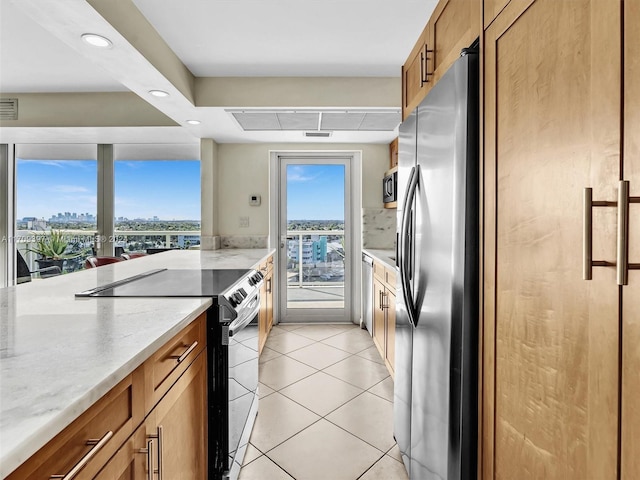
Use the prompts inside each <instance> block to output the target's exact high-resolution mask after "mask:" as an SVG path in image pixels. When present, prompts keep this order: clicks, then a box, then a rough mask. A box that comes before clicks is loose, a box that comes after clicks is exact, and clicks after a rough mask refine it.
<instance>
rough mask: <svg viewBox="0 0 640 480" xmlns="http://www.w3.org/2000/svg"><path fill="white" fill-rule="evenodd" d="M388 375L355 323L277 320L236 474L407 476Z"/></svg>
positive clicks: (287, 479) (369, 479)
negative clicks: (254, 414) (255, 412)
mask: <svg viewBox="0 0 640 480" xmlns="http://www.w3.org/2000/svg"><path fill="white" fill-rule="evenodd" d="M392 401H393V379H392V378H391V377H390V376H389V372H388V371H387V368H386V367H385V365H384V362H383V361H382V359H381V358H380V354H379V353H378V351H377V349H376V347H375V346H374V345H373V340H372V339H371V337H370V336H369V334H368V333H367V331H366V330H361V329H360V328H359V327H357V326H355V325H353V326H352V325H328V324H326V325H325V324H323V325H285V326H275V327H274V328H273V329H272V331H271V334H270V335H269V338H268V339H267V343H266V345H265V348H264V350H263V352H262V355H261V356H260V406H259V410H258V417H257V419H256V424H255V426H254V428H253V432H252V434H251V440H250V445H249V447H248V448H247V453H246V455H245V458H244V464H243V465H244V466H243V467H242V470H241V471H240V480H291V479H295V480H407V474H406V471H405V469H404V466H403V464H402V461H401V459H400V452H399V451H398V447H397V446H396V444H395V441H394V439H393V403H392Z"/></svg>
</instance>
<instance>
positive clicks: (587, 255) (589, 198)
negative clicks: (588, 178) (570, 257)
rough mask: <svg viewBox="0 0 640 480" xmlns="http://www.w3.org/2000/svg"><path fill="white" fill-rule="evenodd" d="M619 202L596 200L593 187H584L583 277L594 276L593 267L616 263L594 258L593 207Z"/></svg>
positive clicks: (585, 278)
mask: <svg viewBox="0 0 640 480" xmlns="http://www.w3.org/2000/svg"><path fill="white" fill-rule="evenodd" d="M617 205H618V203H617V202H607V201H600V200H598V201H594V200H593V189H592V188H590V187H587V188H585V189H584V193H583V201H582V226H583V230H582V279H583V280H591V279H592V278H593V267H612V266H613V265H614V264H613V263H611V262H606V261H603V260H593V207H615V206H617Z"/></svg>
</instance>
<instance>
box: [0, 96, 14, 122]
mask: <svg viewBox="0 0 640 480" xmlns="http://www.w3.org/2000/svg"><path fill="white" fill-rule="evenodd" d="M17 119H18V99H17V98H0V120H17Z"/></svg>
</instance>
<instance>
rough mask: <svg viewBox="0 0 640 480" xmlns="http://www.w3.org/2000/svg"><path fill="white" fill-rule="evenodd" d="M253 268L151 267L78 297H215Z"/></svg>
mask: <svg viewBox="0 0 640 480" xmlns="http://www.w3.org/2000/svg"><path fill="white" fill-rule="evenodd" d="M247 273H249V270H242V269H230V270H169V269H160V270H151V271H149V272H145V273H142V274H140V275H136V276H134V277H130V278H126V279H124V280H120V281H118V282H114V283H110V284H107V285H103V286H99V287H96V288H92V289H91V290H86V291H84V292H80V293H76V297H213V296H216V295H219V294H221V293H223V292H224V291H225V290H227V289H228V288H229V287H230V286H231V285H233V284H234V283H236V282H237V281H238V280H240V279H241V278H242V277H244V276H245V275H246V274H247Z"/></svg>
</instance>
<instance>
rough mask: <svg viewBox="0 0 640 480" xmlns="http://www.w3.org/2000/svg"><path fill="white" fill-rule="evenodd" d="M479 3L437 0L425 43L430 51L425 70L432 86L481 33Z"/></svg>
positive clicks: (461, 0) (476, 1) (475, 1)
mask: <svg viewBox="0 0 640 480" xmlns="http://www.w3.org/2000/svg"><path fill="white" fill-rule="evenodd" d="M481 13H482V4H481V2H479V1H478V0H440V2H438V5H437V6H436V8H435V10H434V11H433V14H432V15H431V18H430V19H429V28H428V32H429V38H428V40H427V44H428V45H429V48H430V49H431V50H433V53H432V55H430V56H429V57H428V60H427V66H426V71H427V75H428V76H429V77H430V82H431V85H432V86H433V85H434V84H436V83H438V81H439V80H440V78H441V77H442V75H444V73H445V72H446V71H447V70H448V68H449V67H450V66H451V65H452V64H453V62H455V61H456V60H457V59H458V58H460V52H461V51H462V49H463V48H468V47H470V46H471V44H472V43H473V42H474V41H475V40H476V39H477V38H478V37H479V36H480V33H481V32H482V22H481V20H480V18H481Z"/></svg>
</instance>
